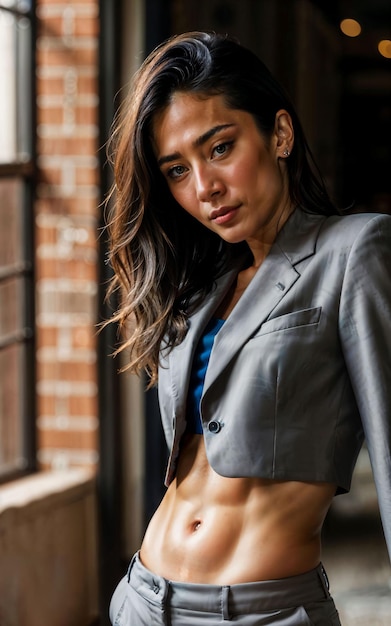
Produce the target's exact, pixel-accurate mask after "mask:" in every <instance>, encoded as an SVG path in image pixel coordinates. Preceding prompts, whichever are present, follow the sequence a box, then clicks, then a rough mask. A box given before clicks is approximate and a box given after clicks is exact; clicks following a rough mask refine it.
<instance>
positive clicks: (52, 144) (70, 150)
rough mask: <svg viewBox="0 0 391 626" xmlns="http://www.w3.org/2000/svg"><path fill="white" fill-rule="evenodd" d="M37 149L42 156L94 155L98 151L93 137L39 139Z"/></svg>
mask: <svg viewBox="0 0 391 626" xmlns="http://www.w3.org/2000/svg"><path fill="white" fill-rule="evenodd" d="M37 149H38V152H39V154H42V155H50V156H54V155H64V156H68V155H75V156H86V155H91V154H93V155H95V154H96V153H97V150H98V145H97V139H96V138H95V137H55V138H54V137H53V138H48V137H39V138H38V141H37Z"/></svg>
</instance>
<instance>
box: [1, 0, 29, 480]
mask: <svg viewBox="0 0 391 626" xmlns="http://www.w3.org/2000/svg"><path fill="white" fill-rule="evenodd" d="M35 8H36V7H35V0H30V2H28V3H26V2H23V1H22V2H15V3H14V6H4V5H3V3H2V1H1V0H0V11H5V12H8V13H10V14H12V15H13V16H15V17H16V18H20V19H23V20H29V31H28V33H29V35H28V40H27V42H26V40H25V41H24V42H20V45H24V46H27V47H25V48H24V52H25V53H26V58H27V59H28V57H29V62H28V64H27V66H26V64H25V65H24V66H23V72H19V71H18V72H17V77H16V80H17V98H18V101H21V102H23V103H24V106H23V107H18V110H17V134H18V145H19V146H20V147H21V148H22V149H21V153H20V155H18V156H17V158H16V160H14V161H10V162H3V163H0V182H1V181H3V180H10V179H13V180H17V181H20V182H21V184H22V199H21V207H20V208H21V216H22V223H21V232H20V243H21V252H22V259H23V260H22V261H21V262H16V263H13V264H9V265H6V266H2V267H0V284H4V283H5V282H6V281H8V280H10V279H13V278H22V279H23V300H22V303H21V307H22V310H21V324H20V328H19V329H18V330H17V331H15V332H12V333H9V334H5V335H1V336H0V351H1V350H4V349H6V348H8V347H9V346H12V345H18V344H24V347H25V350H24V355H23V360H22V363H21V365H20V367H21V371H20V380H21V385H22V388H23V397H22V399H21V410H22V415H21V416H20V420H21V421H20V423H21V431H22V435H21V442H20V452H21V454H20V460H19V463H17V462H16V460H15V464H14V465H13V466H12V465H10V467H9V469H8V468H7V469H1V470H0V484H3V483H5V482H8V481H11V480H14V479H17V478H19V477H21V476H24V475H26V474H30V473H32V472H34V471H36V469H37V459H36V416H37V410H36V350H35V348H36V341H35V338H36V332H35V263H34V257H35V238H34V230H35V220H34V198H35V184H36V85H35V75H36V73H35V72H36V60H35V55H36V52H35V51H36V20H35ZM26 39H27V37H26ZM18 45H19V42H18ZM21 63H23V60H22V61H21ZM17 69H18V70H19V67H17ZM26 102H27V103H29V106H28V107H26V106H25V105H26ZM22 108H23V109H24V111H25V113H24V114H23V115H21V111H22ZM0 418H1V416H0Z"/></svg>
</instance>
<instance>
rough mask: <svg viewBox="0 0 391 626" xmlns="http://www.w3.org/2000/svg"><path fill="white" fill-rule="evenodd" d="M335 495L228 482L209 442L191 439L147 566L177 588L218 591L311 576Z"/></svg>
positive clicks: (292, 485)
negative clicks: (215, 465)
mask: <svg viewBox="0 0 391 626" xmlns="http://www.w3.org/2000/svg"><path fill="white" fill-rule="evenodd" d="M335 489H336V486H335V485H332V484H329V483H303V482H294V481H289V482H278V481H271V480H263V479H254V478H227V477H224V476H220V475H219V474H217V473H216V472H215V471H214V470H213V469H212V468H211V466H210V465H209V463H208V460H207V457H206V452H205V445H204V439H203V436H202V435H187V436H186V437H185V439H184V442H183V445H182V447H181V453H180V457H179V462H178V469H177V475H176V478H175V480H174V481H173V482H172V483H171V484H170V486H169V488H168V489H167V491H166V494H165V496H164V498H163V500H162V502H161V504H160V506H159V507H158V509H157V511H156V513H155V514H154V516H153V518H152V520H151V522H150V524H149V526H148V529H147V531H146V534H145V537H144V541H143V543H142V546H141V551H140V559H141V561H142V563H143V564H144V565H145V566H146V567H147V568H148V569H150V570H151V571H153V572H154V573H156V574H158V575H160V576H163V577H164V578H167V579H169V580H173V581H181V582H189V583H205V584H217V585H232V584H236V583H245V582H254V581H260V580H271V579H277V578H285V577H288V576H294V575H296V574H300V573H303V572H306V571H309V570H310V569H312V568H314V567H316V566H317V565H318V564H319V561H320V556H321V554H320V553H321V545H320V532H321V528H322V524H323V521H324V518H325V515H326V513H327V510H328V508H329V506H330V503H331V500H332V498H333V495H334V493H335Z"/></svg>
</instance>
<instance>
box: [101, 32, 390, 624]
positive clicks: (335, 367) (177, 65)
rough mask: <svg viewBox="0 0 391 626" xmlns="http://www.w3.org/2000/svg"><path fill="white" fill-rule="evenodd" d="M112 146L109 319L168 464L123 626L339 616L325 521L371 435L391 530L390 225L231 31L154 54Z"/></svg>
mask: <svg viewBox="0 0 391 626" xmlns="http://www.w3.org/2000/svg"><path fill="white" fill-rule="evenodd" d="M114 140H115V143H116V146H115V180H116V183H115V203H114V208H113V210H112V215H111V218H110V225H109V229H110V236H111V262H112V265H113V268H114V270H115V277H114V280H113V284H112V289H116V288H119V289H120V290H121V298H122V299H121V306H120V308H119V310H118V312H117V314H116V315H115V316H114V318H113V319H114V320H116V321H117V322H119V323H120V326H121V327H126V328H127V329H128V332H129V329H130V332H129V334H128V338H127V339H126V341H124V344H123V346H122V348H126V349H127V350H128V351H129V353H130V364H129V367H130V369H131V370H132V371H133V372H136V373H140V372H141V371H143V370H145V371H146V372H147V373H148V375H149V377H150V381H151V385H153V384H155V383H157V382H158V391H159V401H160V407H161V413H162V420H163V426H164V430H165V434H166V437H167V443H168V446H169V448H170V459H169V463H168V469H167V476H166V485H167V491H166V493H165V496H164V498H163V500H162V502H161V504H160V506H159V507H158V509H157V511H156V513H155V515H154V516H153V518H152V520H151V522H150V524H149V526H148V529H147V531H146V534H145V537H144V540H143V543H142V546H141V550H140V552H139V553H138V554H136V555H135V557H134V558H133V560H132V563H131V565H130V567H129V571H128V574H127V576H125V577H124V579H123V580H122V581H121V583H120V584H119V586H118V587H117V590H116V592H115V594H114V596H113V599H112V602H111V608H110V615H111V619H112V622H113V624H115V625H117V626H125V625H132V626H136V625H143V626H144V625H145V626H146V625H148V626H150V625H151V624H154V625H158V624H171V625H172V626H177V625H183V624H186V625H191V626H197V625H198V624H210V625H213V624H220V623H222V622H223V621H224V622H229V621H232V622H235V623H237V624H241V625H245V626H254V625H264V624H276V625H279V626H299V625H303V626H304V625H309V624H315V625H317V626H326V625H328V626H331V625H336V624H340V622H339V618H338V614H337V611H336V609H335V606H334V602H333V600H332V598H331V597H330V594H329V591H328V584H327V577H326V574H325V572H324V570H323V568H322V565H321V561H320V559H321V542H320V534H321V528H322V524H323V522H324V519H325V516H326V513H327V511H328V509H329V506H330V504H331V501H332V499H333V497H334V495H335V494H337V493H340V492H346V491H348V490H349V486H350V480H351V475H352V471H353V467H354V463H355V460H356V457H357V454H358V452H359V448H360V446H361V444H362V441H363V436H364V431H365V435H366V438H367V444H368V448H369V452H370V455H371V461H372V465H373V470H374V475H375V479H376V483H377V487H378V491H379V501H380V506H381V510H382V514H383V522H384V527H385V531H386V536H387V539H388V541H389V542H390V540H391V524H390V520H391V516H390V515H389V513H390V503H391V497H390V494H391V491H390V476H391V463H390V452H389V441H390V436H389V433H390V420H389V406H390V405H391V399H390V389H389V387H390V386H389V382H388V381H389V379H390V374H391V361H390V354H391V332H390V319H391V280H390V274H389V269H388V268H389V267H390V265H391V247H390V241H391V239H390V236H391V219H390V217H389V216H381V215H356V216H350V217H341V216H339V215H338V211H337V209H336V208H335V207H334V206H333V204H332V202H331V201H330V199H329V197H328V195H327V193H326V191H325V188H324V186H323V183H322V181H321V178H320V176H319V174H318V173H317V170H316V168H315V166H314V164H313V161H312V159H311V154H310V151H309V148H308V146H307V143H306V141H305V138H304V135H303V131H302V128H301V126H300V123H299V120H298V118H297V115H296V114H295V111H294V109H293V107H292V104H291V103H290V101H289V99H288V97H287V96H286V94H285V93H284V92H283V90H282V89H281V87H280V86H279V85H278V84H277V82H276V81H275V79H274V78H273V77H272V76H271V75H270V73H269V72H268V70H267V69H266V68H265V66H264V65H263V64H262V63H261V62H260V61H259V60H258V59H257V58H256V57H255V56H254V55H253V54H252V53H251V52H249V51H248V50H246V49H244V48H243V47H241V46H240V45H239V44H237V43H236V42H234V41H231V40H230V39H229V38H227V37H222V36H218V35H215V34H206V33H188V34H183V35H180V36H178V37H175V38H173V39H172V40H170V41H168V42H166V43H164V44H162V45H161V46H160V47H158V48H157V49H156V50H155V51H154V52H153V53H152V54H151V55H150V56H149V58H148V59H147V60H146V61H145V62H144V64H143V66H142V67H141V69H140V70H139V72H138V74H137V75H136V78H135V82H134V88H133V90H132V93H131V96H130V99H129V101H128V102H126V103H125V105H124V108H123V111H122V117H121V120H120V121H119V124H118V126H117V130H116V132H115V134H114ZM387 514H388V515H387Z"/></svg>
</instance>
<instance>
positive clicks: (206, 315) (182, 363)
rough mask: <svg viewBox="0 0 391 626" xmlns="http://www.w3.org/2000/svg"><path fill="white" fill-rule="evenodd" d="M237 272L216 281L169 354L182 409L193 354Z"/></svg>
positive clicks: (184, 403)
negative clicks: (184, 332) (182, 338)
mask: <svg viewBox="0 0 391 626" xmlns="http://www.w3.org/2000/svg"><path fill="white" fill-rule="evenodd" d="M237 273H238V270H237V269H234V270H231V271H229V272H227V273H226V274H224V275H223V276H221V277H220V278H219V279H218V280H217V281H216V287H215V288H214V289H213V291H212V292H211V293H210V294H209V295H208V297H207V298H206V300H205V303H204V304H203V305H202V307H201V308H200V309H198V310H197V311H196V312H195V313H194V314H193V315H192V316H191V318H190V319H189V330H188V332H187V334H186V337H185V338H184V340H183V341H182V343H181V344H180V345H179V346H177V347H176V348H175V350H174V351H173V352H171V353H170V355H169V369H170V374H171V386H172V389H173V392H174V396H175V398H176V403H177V406H178V408H180V409H183V410H185V407H186V399H187V393H186V390H187V387H188V384H189V379H190V372H191V367H192V362H193V356H194V352H195V349H196V347H197V344H198V341H199V339H200V337H201V335H202V332H203V329H204V327H205V326H206V324H207V323H208V321H209V320H210V318H211V317H212V316H213V313H214V311H216V309H217V307H218V305H219V303H220V302H221V301H222V300H223V298H224V296H225V295H226V293H227V292H228V290H229V289H230V287H231V285H232V283H233V282H234V280H235V278H236V275H237Z"/></svg>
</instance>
